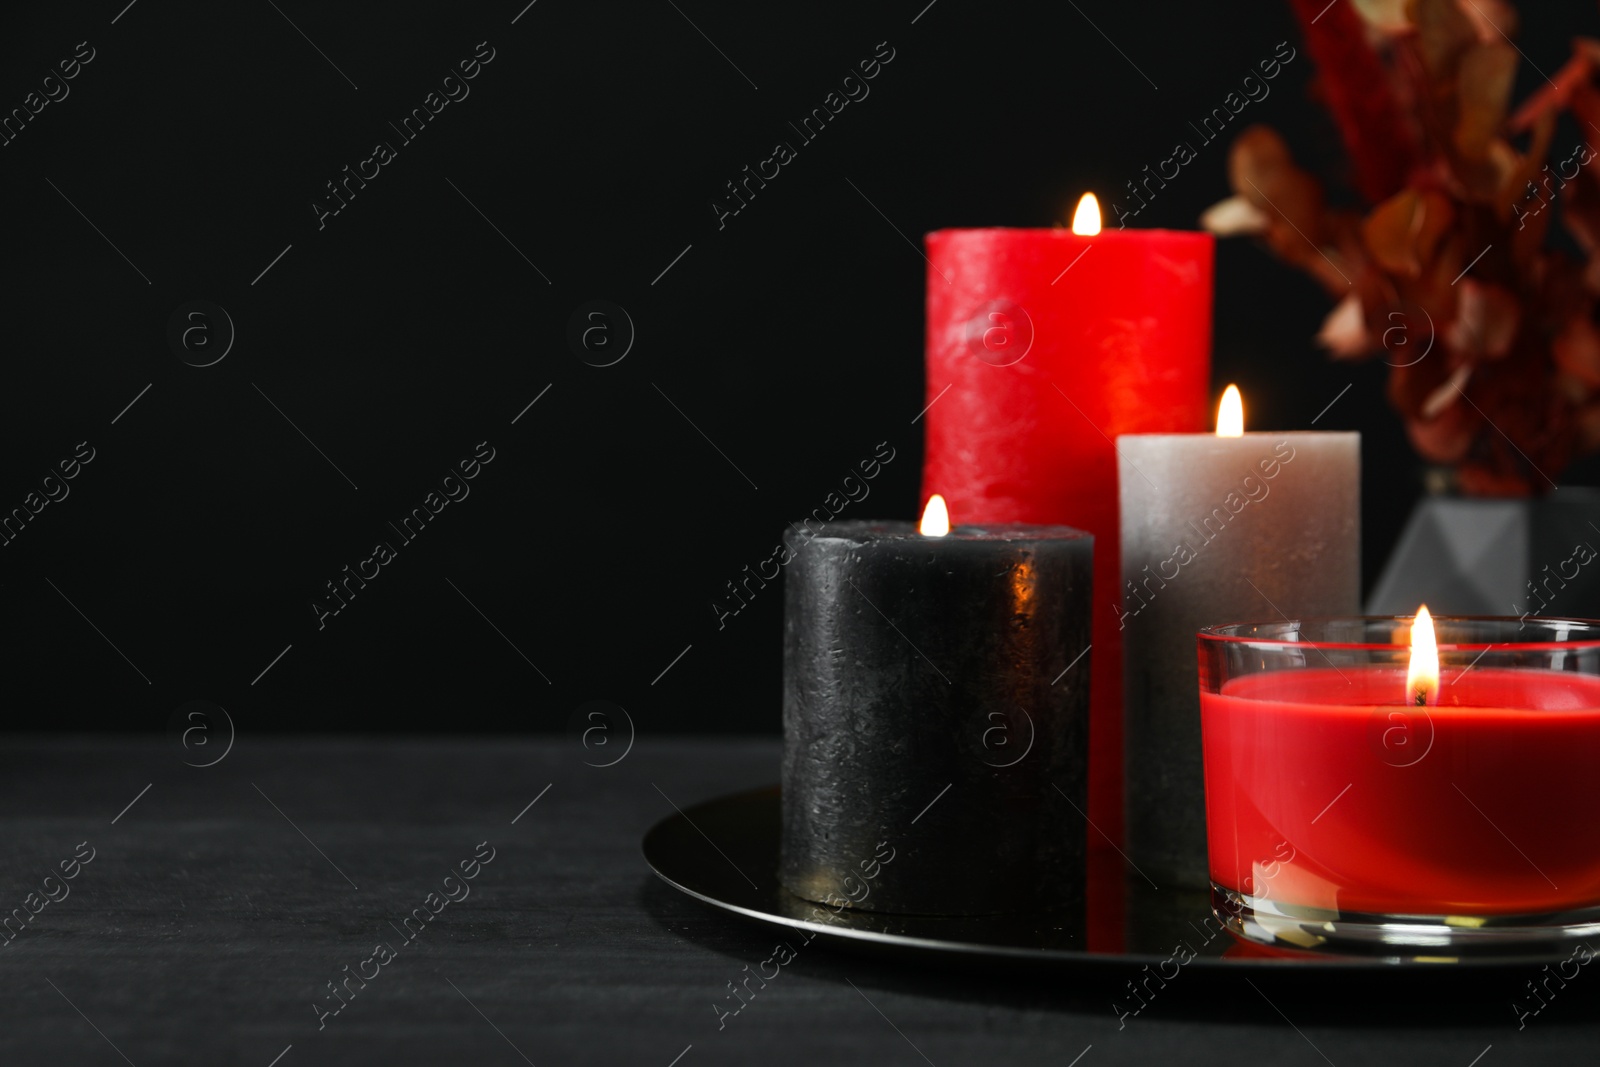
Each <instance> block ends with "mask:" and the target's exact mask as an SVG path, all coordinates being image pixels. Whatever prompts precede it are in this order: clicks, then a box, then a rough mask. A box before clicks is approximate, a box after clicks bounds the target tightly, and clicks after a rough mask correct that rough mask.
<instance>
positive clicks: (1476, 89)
mask: <svg viewBox="0 0 1600 1067" xmlns="http://www.w3.org/2000/svg"><path fill="white" fill-rule="evenodd" d="M1519 58H1520V57H1519V56H1518V55H1517V52H1516V49H1514V48H1512V47H1511V46H1510V45H1508V44H1505V43H1504V42H1499V41H1497V42H1496V43H1494V44H1479V45H1474V46H1473V47H1472V48H1469V49H1468V50H1467V52H1466V54H1465V55H1463V56H1462V57H1461V75H1460V77H1458V78H1457V79H1456V93H1457V98H1458V105H1459V106H1458V108H1457V111H1456V129H1455V145H1456V151H1457V152H1459V153H1461V155H1462V157H1463V158H1465V159H1467V160H1471V161H1478V160H1486V159H1487V158H1488V156H1489V146H1490V144H1491V142H1492V141H1493V140H1494V136H1495V134H1496V133H1497V132H1498V131H1499V129H1500V126H1501V123H1503V122H1504V121H1505V117H1506V107H1507V104H1508V102H1509V100H1510V99H1511V85H1512V82H1514V81H1515V80H1516V76H1517V60H1518V59H1519Z"/></svg>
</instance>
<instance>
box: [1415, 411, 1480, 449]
mask: <svg viewBox="0 0 1600 1067" xmlns="http://www.w3.org/2000/svg"><path fill="white" fill-rule="evenodd" d="M1478 421H1479V420H1478V417H1477V414H1476V413H1475V412H1474V411H1473V410H1472V409H1471V408H1469V407H1467V406H1466V405H1465V404H1459V403H1458V404H1452V405H1451V406H1449V407H1447V408H1445V409H1444V410H1443V411H1442V412H1440V414H1439V415H1438V417H1436V418H1434V419H1420V418H1414V419H1407V420H1406V436H1407V437H1408V438H1410V439H1411V446H1412V447H1413V448H1415V449H1416V450H1417V454H1418V455H1420V456H1422V458H1423V459H1426V460H1430V461H1432V462H1434V463H1459V462H1461V460H1462V459H1464V458H1465V457H1466V455H1467V453H1468V452H1469V451H1470V450H1471V449H1472V439H1473V435H1474V434H1475V433H1476V432H1477V429H1478Z"/></svg>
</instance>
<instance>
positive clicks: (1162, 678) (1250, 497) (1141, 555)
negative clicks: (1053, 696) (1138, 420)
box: [1116, 387, 1361, 888]
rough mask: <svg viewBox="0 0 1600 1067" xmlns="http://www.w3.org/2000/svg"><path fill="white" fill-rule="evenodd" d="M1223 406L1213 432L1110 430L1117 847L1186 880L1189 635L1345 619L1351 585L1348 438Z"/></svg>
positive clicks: (1191, 747) (1199, 827)
mask: <svg viewBox="0 0 1600 1067" xmlns="http://www.w3.org/2000/svg"><path fill="white" fill-rule="evenodd" d="M1230 392H1232V393H1233V397H1234V402H1235V403H1236V402H1237V391H1236V390H1233V389H1232V387H1230ZM1227 406H1228V405H1227V402H1226V401H1225V404H1224V408H1225V409H1226V408H1227ZM1227 414H1228V412H1227V411H1226V410H1224V411H1223V412H1221V413H1219V423H1218V433H1217V434H1216V435H1209V434H1127V435H1124V436H1121V437H1118V438H1117V453H1118V484H1119V488H1120V497H1121V520H1122V579H1123V581H1122V589H1121V604H1120V605H1119V606H1118V607H1117V608H1116V611H1117V613H1118V618H1119V620H1120V623H1121V627H1122V637H1123V668H1124V671H1123V676H1124V682H1125V687H1126V688H1125V697H1124V710H1123V721H1124V724H1125V725H1124V727H1123V729H1124V734H1123V739H1124V740H1123V759H1124V768H1125V773H1124V781H1125V783H1126V812H1127V826H1126V838H1127V846H1128V853H1129V856H1130V858H1131V859H1132V861H1133V862H1134V863H1135V864H1136V865H1137V866H1138V867H1139V868H1140V869H1141V870H1142V871H1144V872H1145V873H1146V874H1147V875H1149V876H1150V877H1152V878H1154V879H1156V881H1157V882H1163V881H1165V882H1172V883H1175V884H1180V885H1188V886H1193V887H1197V888H1203V887H1204V886H1206V885H1207V884H1208V883H1209V881H1210V878H1209V872H1208V869H1207V865H1206V834H1205V780H1204V773H1203V768H1202V761H1201V748H1200V697H1199V677H1198V667H1197V662H1198V661H1197V653H1196V651H1195V648H1196V645H1195V641H1196V638H1195V631H1197V630H1198V629H1199V628H1200V627H1202V626H1210V625H1215V624H1220V623H1230V622H1250V621H1256V620H1273V621H1276V620H1281V619H1284V618H1289V619H1293V618H1299V617H1305V616H1313V615H1352V614H1356V613H1357V612H1358V610H1359V603H1360V591H1361V590H1360V586H1361V545H1360V528H1361V523H1360V514H1361V485H1360V472H1361V435H1360V434H1357V433H1318V432H1297V433H1243V425H1242V424H1243V418H1242V413H1240V415H1239V424H1238V425H1237V426H1236V427H1228V426H1225V425H1224V421H1225V419H1224V416H1226V415H1227ZM1224 433H1227V434H1228V435H1227V436H1224V435H1223V434H1224ZM1306 756H1307V758H1308V759H1314V758H1315V753H1307V754H1306Z"/></svg>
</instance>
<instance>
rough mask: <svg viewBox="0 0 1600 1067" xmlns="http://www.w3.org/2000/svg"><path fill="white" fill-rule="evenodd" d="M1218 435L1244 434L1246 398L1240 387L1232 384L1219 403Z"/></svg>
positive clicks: (1240, 435) (1234, 435)
mask: <svg viewBox="0 0 1600 1067" xmlns="http://www.w3.org/2000/svg"><path fill="white" fill-rule="evenodd" d="M1217 436H1218V437H1243V436H1244V398H1243V397H1241V396H1240V395H1239V387H1238V386H1237V385H1230V386H1228V388H1227V389H1225V390H1223V392H1222V403H1220V404H1218V405H1217Z"/></svg>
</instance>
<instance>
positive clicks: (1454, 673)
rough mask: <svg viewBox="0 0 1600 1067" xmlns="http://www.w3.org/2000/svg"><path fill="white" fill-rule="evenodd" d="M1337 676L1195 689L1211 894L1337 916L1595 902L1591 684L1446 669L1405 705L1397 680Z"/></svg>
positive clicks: (1598, 876)
mask: <svg viewBox="0 0 1600 1067" xmlns="http://www.w3.org/2000/svg"><path fill="white" fill-rule="evenodd" d="M1341 670H1342V671H1343V676H1342V677H1341V675H1340V674H1339V673H1336V672H1335V671H1334V670H1332V669H1331V668H1318V669H1308V670H1293V671H1275V672H1271V673H1261V674H1254V675H1247V676H1244V677H1240V678H1236V679H1234V680H1232V681H1230V682H1229V683H1227V685H1226V686H1225V687H1224V690H1223V692H1222V693H1220V694H1218V693H1208V692H1204V691H1202V693H1201V696H1200V716H1201V722H1202V730H1203V734H1204V745H1205V774H1206V827H1207V841H1208V846H1209V849H1210V859H1211V878H1212V881H1214V882H1216V883H1217V884H1218V885H1221V886H1224V887H1226V888H1229V889H1235V890H1238V891H1240V892H1243V893H1248V894H1251V895H1257V896H1265V897H1267V898H1268V899H1270V900H1274V901H1277V902H1279V903H1281V904H1286V905H1296V906H1299V907H1312V908H1330V909H1338V910H1341V911H1347V912H1348V911H1359V912H1374V913H1382V914H1402V913H1403V914H1422V915H1497V914H1499V915H1505V914H1532V913H1538V912H1545V911H1552V910H1559V909H1566V908H1578V907H1590V906H1595V905H1600V810H1597V809H1600V677H1595V676H1592V675H1581V674H1575V673H1572V672H1566V671H1549V670H1508V669H1498V668H1497V669H1477V670H1468V671H1467V672H1466V673H1465V674H1459V670H1460V668H1453V667H1449V666H1447V667H1446V668H1445V671H1444V677H1445V682H1446V684H1445V685H1444V686H1442V687H1441V689H1440V700H1439V703H1438V704H1437V705H1436V706H1433V707H1428V708H1410V707H1406V706H1405V705H1404V704H1402V703H1400V701H1401V700H1403V695H1404V692H1405V671H1404V669H1403V668H1400V667H1378V668H1352V667H1344V668H1341ZM1333 701H1337V703H1332V702H1333Z"/></svg>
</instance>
